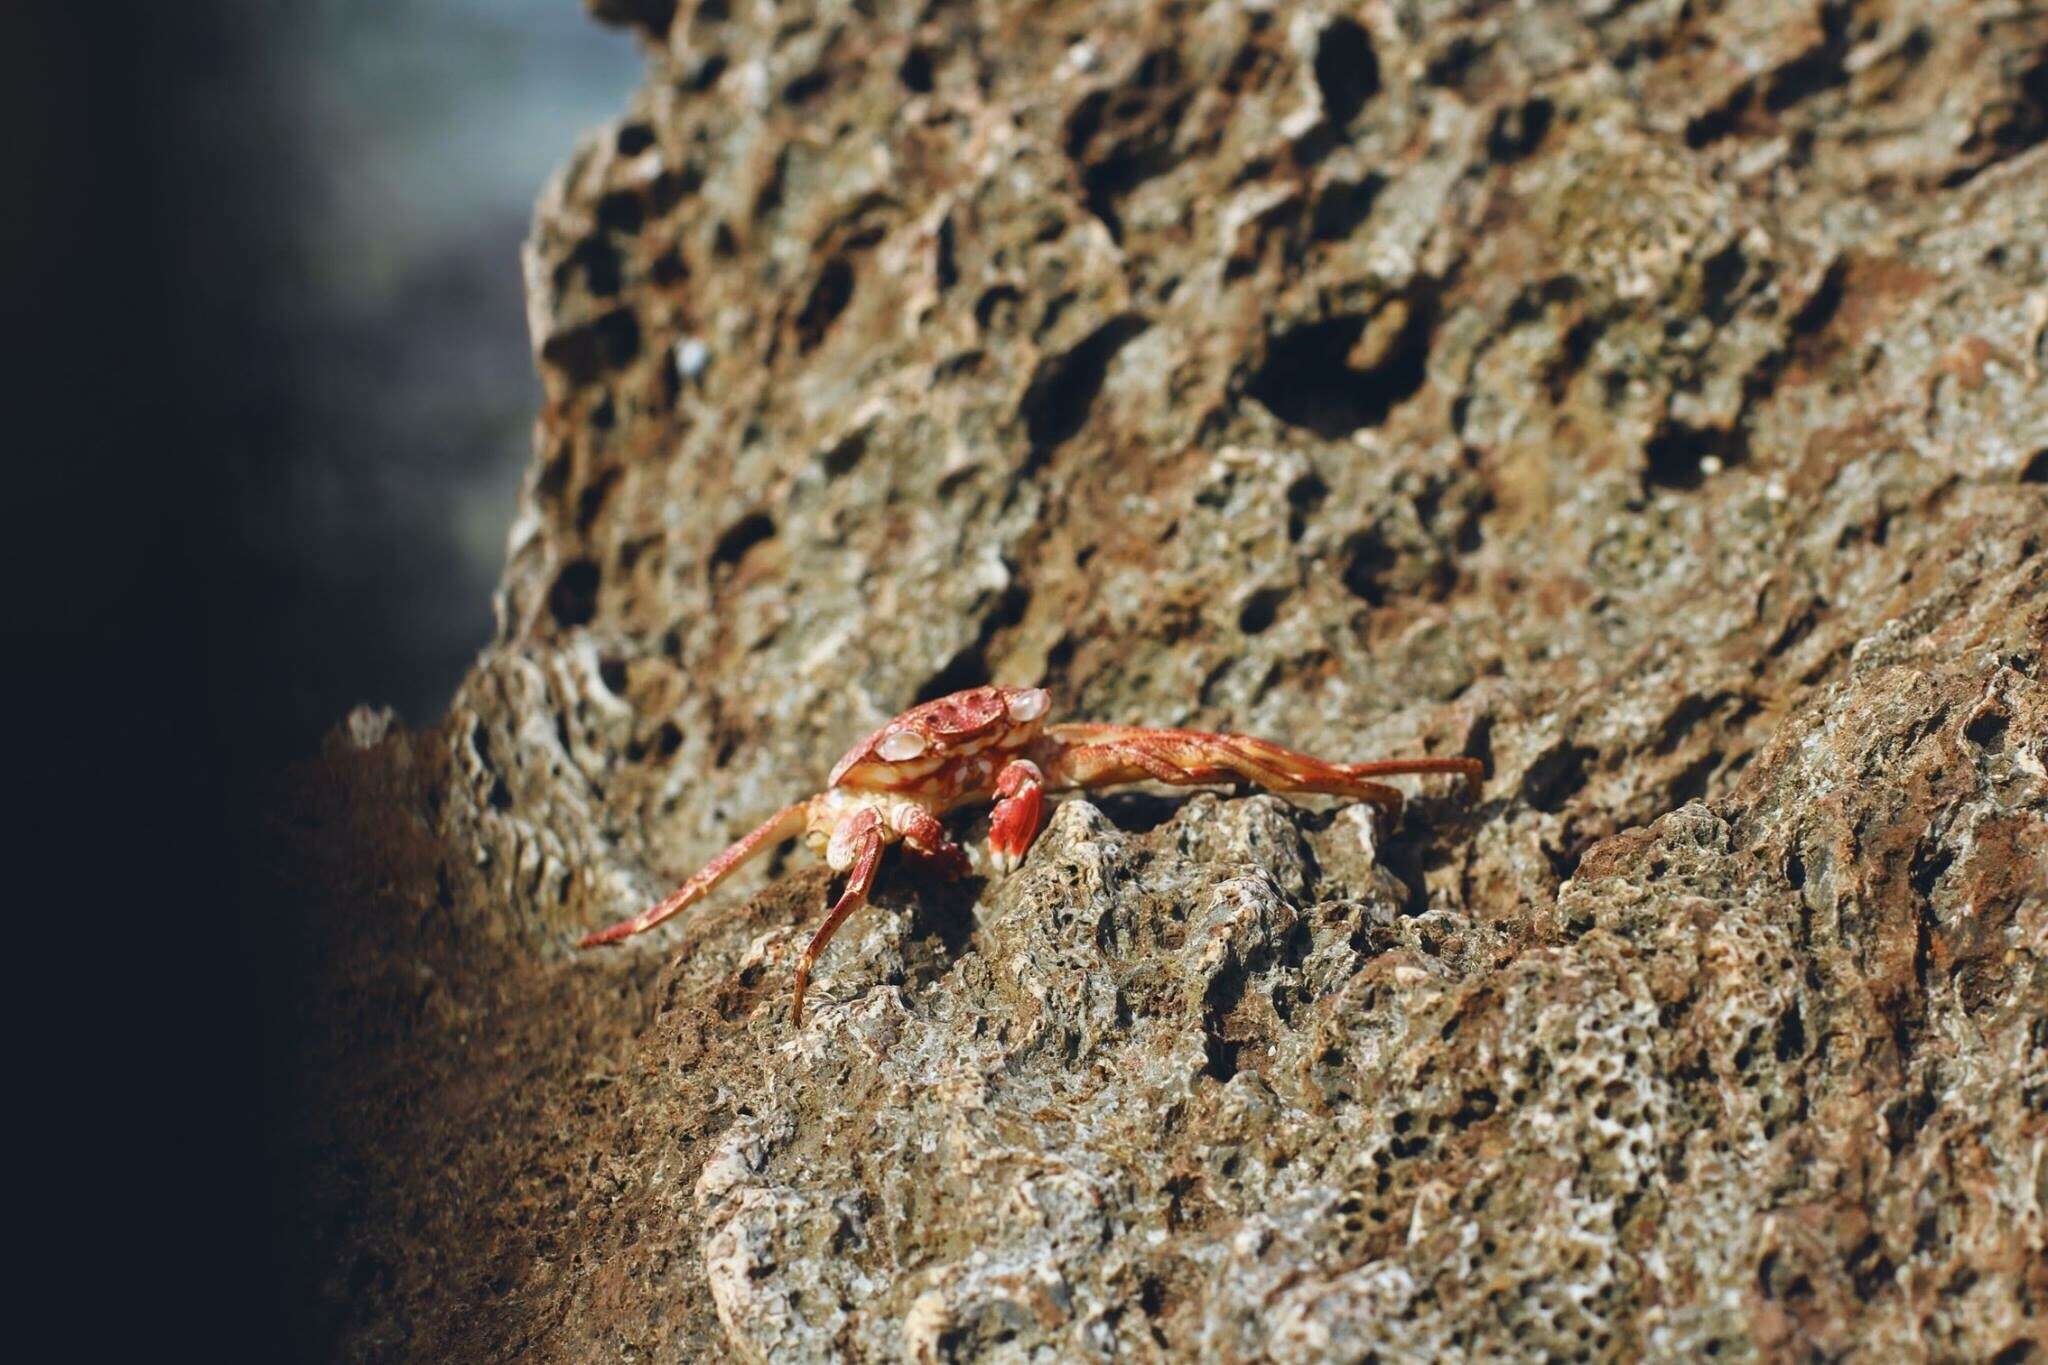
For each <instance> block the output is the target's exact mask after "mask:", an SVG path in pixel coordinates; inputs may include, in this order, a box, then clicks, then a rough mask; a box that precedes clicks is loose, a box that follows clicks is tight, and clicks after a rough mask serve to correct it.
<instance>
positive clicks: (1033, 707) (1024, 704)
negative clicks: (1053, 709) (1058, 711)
mask: <svg viewBox="0 0 2048 1365" xmlns="http://www.w3.org/2000/svg"><path fill="white" fill-rule="evenodd" d="M1050 701H1051V698H1049V697H1048V696H1046V692H1045V689H1044V688H1042V687H1027V688H1025V689H1024V690H1023V691H1021V692H1013V693H1011V694H1010V696H1009V697H1008V698H1007V699H1006V700H1005V701H1004V703H1003V705H1004V707H1005V709H1007V710H1008V711H1009V713H1010V719H1011V720H1014V721H1016V722H1017V723H1018V724H1019V725H1027V724H1029V723H1030V722H1032V721H1034V720H1037V719H1038V718H1039V717H1040V716H1042V715H1044V714H1045V708H1046V706H1047V704H1048V703H1049V702H1050Z"/></svg>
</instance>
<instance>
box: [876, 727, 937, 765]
mask: <svg viewBox="0 0 2048 1365" xmlns="http://www.w3.org/2000/svg"><path fill="white" fill-rule="evenodd" d="M927 747H929V745H928V742H927V741H926V739H925V737H924V736H923V735H921V734H919V733H918V732H917V731H915V730H897V731H895V732H894V733H892V734H887V735H884V736H882V742H881V743H879V744H877V745H876V746H875V756H876V757H877V758H883V759H887V760H888V761H889V762H891V763H905V762H908V761H909V760H911V759H913V758H916V757H918V756H919V755H920V754H922V753H923V752H924V751H925V749H926V748H927Z"/></svg>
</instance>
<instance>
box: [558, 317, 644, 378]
mask: <svg viewBox="0 0 2048 1365" xmlns="http://www.w3.org/2000/svg"><path fill="white" fill-rule="evenodd" d="M639 354H640V323H639V320H638V319H636V318H635V317H634V316H633V314H632V313H631V312H630V311H629V310H627V309H624V308H620V309H615V310H614V311H612V312H609V313H606V314H605V315H604V316H603V317H600V318H598V319H596V320H595V321H592V322H588V323H585V324H584V325H583V326H581V327H572V328H570V329H569V330H568V331H566V332H557V333H555V334H554V335H553V336H551V337H549V338H548V339H547V340H546V341H544V342H542V343H541V348H540V358H541V363H542V364H544V365H548V366H550V367H552V368H554V369H555V370H557V371H559V372H560V373H561V375H562V377H563V378H564V379H566V380H567V381H568V382H569V383H570V384H571V385H572V386H575V387H581V386H583V385H585V384H590V383H593V382H595V381H596V380H597V378H598V377H599V376H600V375H602V374H604V373H605V372H606V371H607V370H618V369H623V368H624V367H625V366H626V365H628V364H630V363H631V362H632V360H633V357H635V356H637V355H639Z"/></svg>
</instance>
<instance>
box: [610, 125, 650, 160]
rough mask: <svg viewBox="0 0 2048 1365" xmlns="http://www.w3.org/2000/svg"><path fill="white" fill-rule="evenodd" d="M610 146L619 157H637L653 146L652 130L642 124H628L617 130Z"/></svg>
mask: <svg viewBox="0 0 2048 1365" xmlns="http://www.w3.org/2000/svg"><path fill="white" fill-rule="evenodd" d="M612 145H613V146H614V147H616V148H618V150H619V155H620V156H638V155H640V153H642V152H644V151H646V150H647V149H648V148H649V147H652V146H653V145H654V130H653V129H652V128H649V127H648V126H647V125H646V124H644V123H629V124H627V125H626V126H625V127H623V128H621V129H619V132H618V136H617V137H615V138H614V139H613V140H612Z"/></svg>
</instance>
